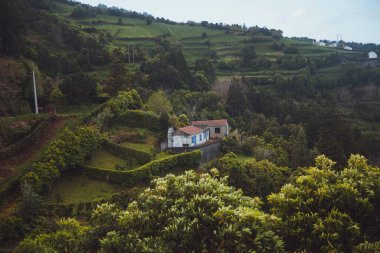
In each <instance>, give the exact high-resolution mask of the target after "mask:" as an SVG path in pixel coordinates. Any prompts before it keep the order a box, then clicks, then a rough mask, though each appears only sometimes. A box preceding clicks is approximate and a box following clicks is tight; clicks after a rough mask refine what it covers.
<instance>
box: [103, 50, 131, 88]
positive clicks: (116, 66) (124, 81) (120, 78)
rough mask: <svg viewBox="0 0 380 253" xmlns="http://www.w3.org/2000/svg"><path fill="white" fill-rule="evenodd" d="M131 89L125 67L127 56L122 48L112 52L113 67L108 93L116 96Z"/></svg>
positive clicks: (109, 74)
mask: <svg viewBox="0 0 380 253" xmlns="http://www.w3.org/2000/svg"><path fill="white" fill-rule="evenodd" d="M128 87H130V83H129V82H128V77H127V69H126V67H125V55H124V53H123V52H122V50H121V49H120V48H116V49H114V50H113V51H112V55H111V66H110V71H109V73H108V79H107V83H106V91H107V92H108V93H109V94H111V95H115V94H117V92H118V91H121V90H123V89H126V88H128Z"/></svg>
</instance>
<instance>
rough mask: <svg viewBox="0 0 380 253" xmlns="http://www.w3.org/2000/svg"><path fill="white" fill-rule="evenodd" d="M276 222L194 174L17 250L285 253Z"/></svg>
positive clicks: (159, 184) (63, 223)
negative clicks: (123, 208) (122, 207)
mask: <svg viewBox="0 0 380 253" xmlns="http://www.w3.org/2000/svg"><path fill="white" fill-rule="evenodd" d="M279 223H280V220H279V219H278V218H276V217H275V216H271V215H268V214H265V213H264V212H263V211H261V210H260V200H259V199H258V198H250V197H246V196H243V195H242V192H241V191H237V190H236V189H234V188H232V187H230V186H228V185H227V182H226V179H225V178H222V179H217V178H213V177H212V176H210V175H208V174H202V175H200V176H198V175H196V173H195V172H194V171H189V172H186V173H185V174H184V175H181V176H174V175H173V174H170V175H168V176H166V177H164V178H159V179H156V180H154V181H153V182H152V186H151V188H149V189H147V190H145V191H144V192H143V193H141V194H140V195H139V197H138V199H137V201H134V202H132V203H130V204H129V205H128V207H127V208H126V209H125V210H122V209H120V208H118V207H117V206H116V205H114V204H108V203H105V204H102V205H99V206H98V207H97V208H96V209H95V210H94V211H93V212H92V216H91V219H90V222H89V223H86V224H83V225H81V224H80V223H79V222H78V221H76V220H73V219H63V220H60V221H59V222H58V228H57V229H56V230H54V231H53V232H51V233H45V234H40V235H37V236H36V237H35V238H28V239H25V240H24V241H22V242H21V243H20V245H19V246H18V248H17V249H16V252H30V250H31V249H33V250H32V252H46V251H47V250H50V251H59V252H61V251H68V252H78V251H80V252H278V253H281V252H284V249H283V242H282V240H281V238H280V236H279V232H278V231H277V230H276V229H277V227H278V224H279Z"/></svg>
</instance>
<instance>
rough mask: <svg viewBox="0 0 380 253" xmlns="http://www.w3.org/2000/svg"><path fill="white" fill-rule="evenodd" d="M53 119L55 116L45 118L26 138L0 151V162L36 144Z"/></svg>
mask: <svg viewBox="0 0 380 253" xmlns="http://www.w3.org/2000/svg"><path fill="white" fill-rule="evenodd" d="M53 119H55V116H50V117H45V118H44V119H43V120H42V121H41V122H40V123H39V124H38V126H37V127H36V128H34V130H33V131H32V132H31V133H30V134H29V135H28V136H26V137H25V138H23V139H22V140H20V141H18V142H16V143H15V144H12V145H11V146H9V147H7V148H5V149H3V150H1V151H0V160H3V159H5V158H8V157H11V156H14V155H16V154H18V153H20V152H21V150H23V149H25V147H27V146H30V145H32V144H33V143H34V142H36V141H37V140H38V139H39V138H40V137H41V135H42V133H43V131H45V129H46V127H47V126H48V125H49V124H50V122H51V121H52V120H53Z"/></svg>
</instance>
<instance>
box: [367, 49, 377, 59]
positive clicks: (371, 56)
mask: <svg viewBox="0 0 380 253" xmlns="http://www.w3.org/2000/svg"><path fill="white" fill-rule="evenodd" d="M368 58H369V59H377V54H376V53H375V52H373V51H371V52H369V53H368Z"/></svg>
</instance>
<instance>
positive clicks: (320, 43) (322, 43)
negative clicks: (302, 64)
mask: <svg viewBox="0 0 380 253" xmlns="http://www.w3.org/2000/svg"><path fill="white" fill-rule="evenodd" d="M315 44H317V45H318V46H321V47H325V46H326V43H324V42H323V41H317V42H316V43H315Z"/></svg>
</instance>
